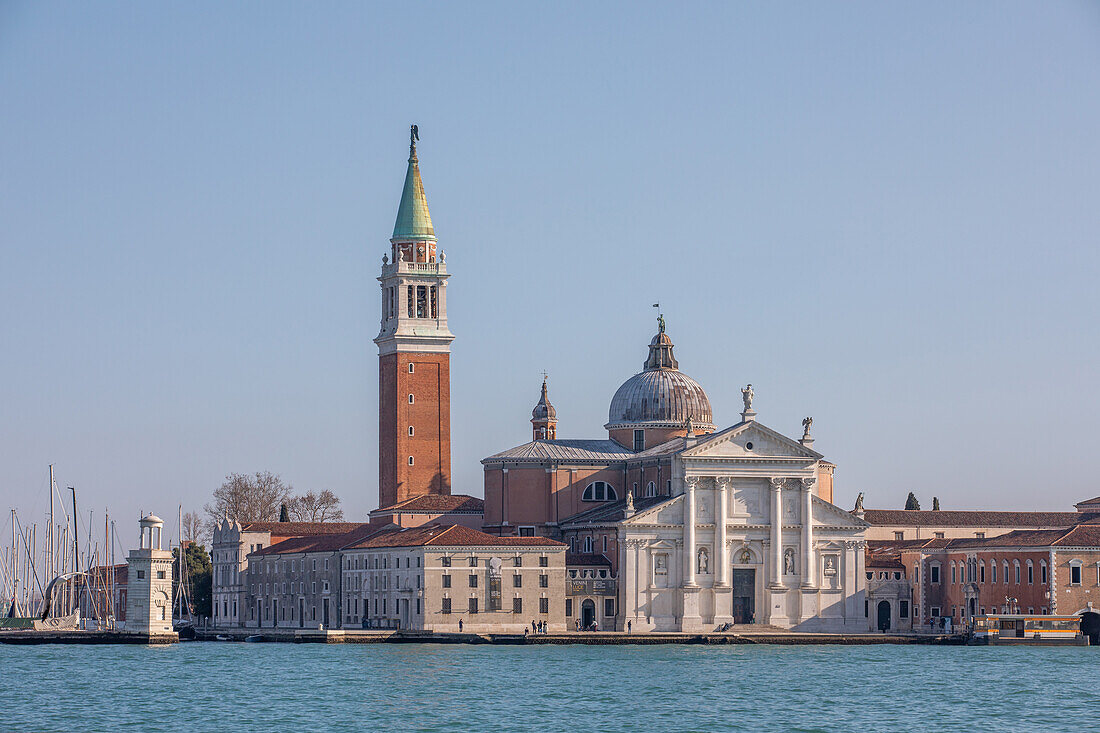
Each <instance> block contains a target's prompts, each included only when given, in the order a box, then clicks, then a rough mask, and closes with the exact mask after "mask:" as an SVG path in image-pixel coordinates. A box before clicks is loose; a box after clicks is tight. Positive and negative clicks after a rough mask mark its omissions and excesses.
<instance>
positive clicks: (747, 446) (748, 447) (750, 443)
mask: <svg viewBox="0 0 1100 733" xmlns="http://www.w3.org/2000/svg"><path fill="white" fill-rule="evenodd" d="M745 450H752V441H751V440H750V441H749V442H748V443H745Z"/></svg>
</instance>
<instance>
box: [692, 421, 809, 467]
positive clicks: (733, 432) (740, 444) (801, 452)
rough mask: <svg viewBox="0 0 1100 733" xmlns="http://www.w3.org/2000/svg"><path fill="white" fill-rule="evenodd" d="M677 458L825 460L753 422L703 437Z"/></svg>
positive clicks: (799, 444)
mask: <svg viewBox="0 0 1100 733" xmlns="http://www.w3.org/2000/svg"><path fill="white" fill-rule="evenodd" d="M680 455H681V457H683V458H761V459H768V458H804V459H806V460H811V461H816V460H820V459H821V458H824V456H822V455H821V454H820V453H818V452H817V451H815V450H813V449H811V448H807V447H806V446H804V445H802V444H801V443H799V442H798V441H797V440H792V439H791V438H788V437H787V436H785V435H783V434H782V433H779V432H776V431H775V430H772V429H771V428H769V427H767V426H766V425H761V424H760V423H758V422H756V421H755V420H754V421H752V422H743V423H738V424H737V425H734V426H733V427H731V428H726V429H725V430H723V431H722V432H720V433H714V434H712V435H707V436H704V437H703V438H701V439H700V442H699V443H698V444H696V445H693V446H691V447H690V448H687V449H685V450H683V451H682V452H681V453H680Z"/></svg>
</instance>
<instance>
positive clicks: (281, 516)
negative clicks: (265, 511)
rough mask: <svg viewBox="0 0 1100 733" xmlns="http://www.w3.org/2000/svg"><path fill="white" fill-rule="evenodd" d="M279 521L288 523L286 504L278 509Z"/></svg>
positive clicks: (288, 514)
mask: <svg viewBox="0 0 1100 733" xmlns="http://www.w3.org/2000/svg"><path fill="white" fill-rule="evenodd" d="M279 521H280V522H289V521H290V512H288V511H287V510H286V504H283V505H282V506H281V507H279Z"/></svg>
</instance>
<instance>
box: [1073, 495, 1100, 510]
mask: <svg viewBox="0 0 1100 733" xmlns="http://www.w3.org/2000/svg"><path fill="white" fill-rule="evenodd" d="M1094 504H1097V505H1100V496H1095V497H1093V498H1091V499H1085V500H1084V501H1079V502H1077V503H1076V504H1074V505H1073V506H1074V507H1076V508H1077V509H1080V508H1081V507H1083V506H1092V505H1094Z"/></svg>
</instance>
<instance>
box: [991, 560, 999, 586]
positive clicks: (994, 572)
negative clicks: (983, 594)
mask: <svg viewBox="0 0 1100 733" xmlns="http://www.w3.org/2000/svg"><path fill="white" fill-rule="evenodd" d="M989 582H990V583H996V582H997V560H996V559H993V560H990V561H989Z"/></svg>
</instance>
